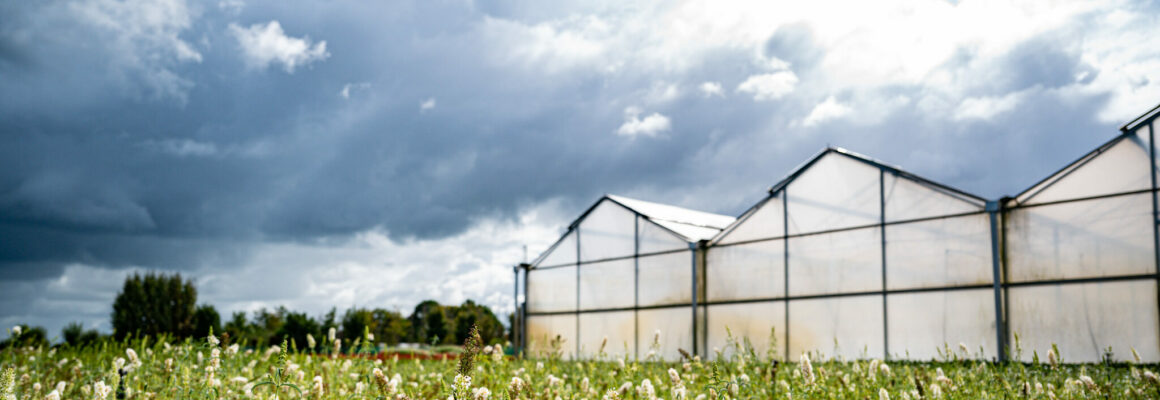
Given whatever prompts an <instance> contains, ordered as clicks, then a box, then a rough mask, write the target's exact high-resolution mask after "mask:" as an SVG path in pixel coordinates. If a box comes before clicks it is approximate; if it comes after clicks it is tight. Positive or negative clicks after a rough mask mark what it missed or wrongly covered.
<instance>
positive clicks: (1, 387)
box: [0, 367, 16, 400]
mask: <svg viewBox="0 0 1160 400" xmlns="http://www.w3.org/2000/svg"><path fill="white" fill-rule="evenodd" d="M0 397H2V398H3V400H16V369H15V368H12V367H8V368H5V369H4V376H3V377H0Z"/></svg>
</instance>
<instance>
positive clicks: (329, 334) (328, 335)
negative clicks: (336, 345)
mask: <svg viewBox="0 0 1160 400" xmlns="http://www.w3.org/2000/svg"><path fill="white" fill-rule="evenodd" d="M334 334H335V330H334V327H333V326H332V327H330V330H327V331H326V339H327V340H329V341H331V342H333V341H334Z"/></svg>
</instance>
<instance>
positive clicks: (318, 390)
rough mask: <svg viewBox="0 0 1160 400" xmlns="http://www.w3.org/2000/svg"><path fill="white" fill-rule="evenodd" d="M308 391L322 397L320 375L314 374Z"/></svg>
mask: <svg viewBox="0 0 1160 400" xmlns="http://www.w3.org/2000/svg"><path fill="white" fill-rule="evenodd" d="M310 391H311V392H314V395H315V396H318V397H322V377H321V376H318V375H314V384H313V385H311V387H310Z"/></svg>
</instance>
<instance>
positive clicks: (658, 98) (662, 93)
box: [646, 81, 681, 103]
mask: <svg viewBox="0 0 1160 400" xmlns="http://www.w3.org/2000/svg"><path fill="white" fill-rule="evenodd" d="M680 97H681V88H680V87H679V86H677V84H675V83H665V82H660V81H658V82H653V85H652V88H650V89H649V92H648V96H646V99H647V100H648V102H650V103H667V102H670V101H673V100H676V99H678V98H680Z"/></svg>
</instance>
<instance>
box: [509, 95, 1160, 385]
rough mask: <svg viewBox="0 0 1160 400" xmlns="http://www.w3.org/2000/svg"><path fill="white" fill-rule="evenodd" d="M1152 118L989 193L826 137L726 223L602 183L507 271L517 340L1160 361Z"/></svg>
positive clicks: (550, 344) (646, 351) (573, 349)
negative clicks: (512, 280)
mask: <svg viewBox="0 0 1160 400" xmlns="http://www.w3.org/2000/svg"><path fill="white" fill-rule="evenodd" d="M1158 111H1160V107H1158V108H1154V109H1153V110H1152V111H1150V112H1149V113H1147V114H1145V115H1142V116H1141V117H1139V118H1137V119H1136V120H1134V121H1132V122H1130V123H1129V124H1127V125H1125V126H1124V127H1122V128H1121V133H1120V135H1118V136H1116V137H1115V138H1113V139H1112V140H1110V141H1108V142H1107V143H1105V144H1104V145H1102V146H1100V147H1098V148H1096V149H1095V150H1093V151H1091V152H1090V153H1088V154H1086V155H1084V156H1083V157H1081V158H1079V159H1078V160H1076V161H1075V162H1072V163H1071V164H1069V165H1067V166H1066V167H1064V168H1063V169H1061V170H1060V171H1058V172H1056V173H1054V174H1052V175H1051V176H1049V177H1047V178H1046V179H1044V180H1043V181H1041V182H1039V183H1036V184H1035V185H1032V186H1031V187H1030V188H1028V189H1027V190H1024V191H1023V192H1022V193H1020V194H1018V195H1016V196H1014V197H1005V198H1002V199H993V200H988V199H984V198H982V197H979V196H976V195H973V194H970V193H968V192H965V191H963V190H959V189H956V188H952V187H950V186H947V185H944V184H940V183H937V182H933V181H931V180H928V179H924V178H922V177H919V176H917V175H915V174H912V173H910V172H907V171H905V170H902V169H901V168H899V167H895V166H891V165H888V164H886V163H883V162H881V161H877V160H874V159H871V158H869V157H866V156H862V155H859V154H856V153H852V152H849V151H846V150H843V149H839V148H827V149H825V150H823V151H822V152H820V153H819V154H817V155H815V156H814V157H812V158H810V159H809V160H808V161H807V162H805V163H804V164H802V165H801V166H800V167H798V168H796V169H795V170H794V171H792V172H791V173H790V174H788V175H787V176H786V178H784V179H783V180H781V181H780V182H778V183H777V184H776V185H774V186H773V187H771V188H770V189H769V191H768V194H767V196H766V197H765V198H764V199H763V200H762V201H760V202H758V204H756V205H754V206H753V207H751V208H750V209H749V210H748V211H746V212H745V213H743V214H742V215H741V216H740V217H738V218H736V219H734V218H732V217H728V216H721V215H715V214H709V213H703V212H698V211H692V210H687V209H683V208H678V207H673V206H666V205H662V204H656V203H649V202H643V201H639V200H632V199H627V198H623V197H618V196H605V197H604V198H602V199H600V200H599V201H598V202H597V203H596V204H595V205H593V206H592V207H591V208H590V209H589V210H588V211H586V212H585V213H584V214H583V215H581V216H580V217H579V218H578V219H577V220H576V222H574V223H573V224H572V225H571V226H570V227H569V229H568V231H567V233H566V234H565V235H564V236H563V237H562V238H561V239H560V240H559V241H557V242H556V244H555V245H553V246H552V247H551V248H550V249H549V250H547V251H546V252H545V253H544V254H543V255H542V256H540V257H539V258H538V259H536V260H535V261H534V262H532V263H530V264H524V265H521V267H520V268H519V269H518V270H517V290H519V289H518V288H520V287H521V286H520V285H519V283H520V279H518V278H519V272H523V280H522V281H523V283H524V285H523V286H522V288H523V290H524V298H525V299H526V302H524V303H523V304H517V307H519V309H520V310H522V313H521V316H522V318H521V321H522V322H521V323H520V325H519V326H520V327H522V328H521V329H520V331H521V335H520V337H519V340H518V341H519V342H520V344H521V345H522V346H524V348H525V349H526V351H527V352H528V354H529V355H533V356H539V355H543V354H546V353H549V352H558V353H559V354H561V355H562V356H564V357H577V358H590V357H593V356H595V355H597V354H599V353H600V352H602V351H603V352H604V353H606V354H609V355H613V356H624V355H627V356H629V357H634V358H640V359H647V358H650V357H654V356H655V357H662V358H664V359H669V360H673V359H678V358H680V357H681V356H682V354H681V352H682V351H683V352H685V353H688V354H694V355H699V356H701V357H704V358H713V357H717V356H718V355H720V354H723V353H728V352H731V351H735V348H734V347H733V346H729V345H728V343H729V342H730V341H729V337H730V336H732V337H733V338H734V339H736V340H740V341H745V342H748V343H751V344H752V346H753V347H754V348H755V349H756V350H757V351H758V352H761V353H763V354H767V353H768V354H774V355H777V356H779V357H781V358H784V359H789V360H797V359H798V358H799V356H800V355H801V354H803V353H807V352H817V353H820V354H821V355H824V356H834V357H840V358H846V359H851V358H889V359H914V360H929V359H933V358H940V357H945V356H947V355H948V354H949V353H953V354H954V356H957V357H971V358H986V359H1006V358H1008V357H1019V358H1022V359H1025V360H1030V359H1031V358H1032V357H1034V356H1035V355H1038V356H1040V357H1045V355H1046V353H1047V350H1048V349H1050V348H1051V347H1052V345H1053V344H1055V345H1058V349H1059V352H1060V355H1061V356H1062V358H1063V359H1064V360H1066V361H1098V360H1101V359H1105V358H1112V359H1116V360H1131V359H1133V358H1135V357H1137V356H1138V357H1140V358H1141V359H1143V360H1145V361H1148V362H1156V361H1160V293H1158V290H1157V289H1158V285H1160V274H1158V266H1160V263H1158V260H1160V246H1158V243H1160V241H1158V238H1160V230H1158V225H1157V218H1156V215H1157V208H1158V207H1160V201H1158V199H1157V180H1156V178H1157V177H1156V174H1157V169H1156V164H1157V159H1156V149H1155V146H1153V145H1152V142H1153V140H1152V139H1153V135H1154V125H1155V122H1154V120H1155V119H1156V116H1157V114H1158ZM658 332H659V334H658ZM605 341H606V343H605ZM602 343H605V344H604V345H603V349H602ZM1016 350H1021V351H1016Z"/></svg>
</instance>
